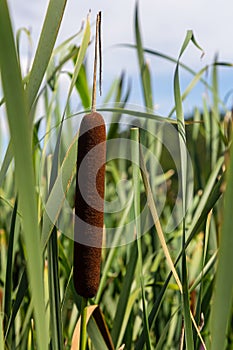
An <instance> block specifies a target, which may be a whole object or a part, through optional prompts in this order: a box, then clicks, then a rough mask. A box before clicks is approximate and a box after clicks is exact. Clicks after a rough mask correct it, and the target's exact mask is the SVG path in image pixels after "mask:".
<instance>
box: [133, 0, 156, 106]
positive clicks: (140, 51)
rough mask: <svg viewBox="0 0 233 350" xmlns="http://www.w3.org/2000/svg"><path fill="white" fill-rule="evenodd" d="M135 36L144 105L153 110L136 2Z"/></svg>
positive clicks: (148, 73)
mask: <svg viewBox="0 0 233 350" xmlns="http://www.w3.org/2000/svg"><path fill="white" fill-rule="evenodd" d="M135 36H136V44H137V45H136V47H137V55H138V62H139V68H140V78H141V85H142V89H143V97H144V103H145V106H146V107H147V108H148V110H153V98H152V86H151V75H150V68H149V64H148V63H147V62H146V61H145V59H144V51H143V46H142V38H141V33H140V27H139V18H138V2H137V3H136V8H135Z"/></svg>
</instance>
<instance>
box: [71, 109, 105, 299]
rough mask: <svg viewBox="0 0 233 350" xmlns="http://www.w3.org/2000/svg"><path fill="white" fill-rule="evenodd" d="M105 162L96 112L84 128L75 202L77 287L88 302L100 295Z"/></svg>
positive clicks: (101, 123)
mask: <svg viewBox="0 0 233 350" xmlns="http://www.w3.org/2000/svg"><path fill="white" fill-rule="evenodd" d="M105 162H106V130H105V124H104V120H103V117H102V116H101V115H100V114H99V113H97V112H92V113H90V114H87V115H85V116H84V118H83V120H82V122H81V126H80V136H79V140H78V158H77V175H76V199H75V214H76V217H75V235H74V239H75V242H74V272H73V275H74V286H75V289H76V291H77V293H78V294H79V295H81V296H83V297H85V298H92V297H93V296H94V295H95V294H96V292H97V290H98V286H99V280H100V265H101V247H102V235H103V223H104V177H105Z"/></svg>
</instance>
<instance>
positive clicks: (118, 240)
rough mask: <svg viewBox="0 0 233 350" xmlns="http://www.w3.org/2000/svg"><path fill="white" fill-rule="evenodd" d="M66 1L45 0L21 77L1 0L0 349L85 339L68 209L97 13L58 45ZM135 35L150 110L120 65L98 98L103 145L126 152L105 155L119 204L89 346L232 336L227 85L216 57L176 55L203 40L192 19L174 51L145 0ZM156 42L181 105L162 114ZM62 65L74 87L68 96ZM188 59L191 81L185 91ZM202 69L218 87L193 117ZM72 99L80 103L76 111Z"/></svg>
mask: <svg viewBox="0 0 233 350" xmlns="http://www.w3.org/2000/svg"><path fill="white" fill-rule="evenodd" d="M65 4H66V1H59V2H57V1H53V0H51V1H50V2H49V6H48V10H47V14H46V18H45V21H44V24H43V29H42V32H41V36H40V40H39V44H38V47H37V50H36V54H35V58H34V60H33V63H32V67H31V68H30V72H29V74H28V76H26V77H22V73H21V67H20V62H21V60H20V57H18V52H17V47H16V39H15V38H14V35H13V31H12V25H11V18H10V15H9V12H8V7H7V2H6V1H5V0H2V1H1V2H0V68H1V83H2V94H3V95H2V97H3V99H1V106H0V108H1V109H0V113H1V115H0V118H2V116H3V114H5V115H6V116H7V123H8V125H9V130H10V139H9V140H7V142H8V147H7V148H6V147H5V145H4V147H3V135H2V134H1V140H0V143H1V144H0V149H1V150H2V149H3V148H4V149H5V148H6V151H5V153H4V154H3V156H2V157H1V158H2V159H3V161H2V164H1V168H0V218H1V221H0V261H1V264H0V307H1V313H0V323H1V325H2V327H1V332H0V349H4V348H5V349H43V350H44V349H48V348H50V349H55V350H57V349H76V348H78V345H77V344H79V338H80V312H81V298H80V297H79V295H77V294H76V292H75V288H74V285H73V278H72V275H73V267H72V266H73V261H72V260H73V259H72V255H73V223H72V213H73V209H74V192H75V175H76V174H75V168H76V158H77V134H78V128H79V121H80V119H81V116H82V115H83V114H84V113H85V112H86V111H87V110H88V109H89V108H90V102H91V93H90V86H91V84H90V83H91V82H89V81H88V79H87V72H86V64H85V60H84V58H85V55H86V52H87V51H88V46H89V43H90V24H89V19H87V21H86V25H85V27H84V28H83V29H82V30H81V31H80V32H79V33H78V34H77V35H74V36H73V37H72V38H69V39H68V40H66V41H65V42H64V43H62V44H61V45H60V46H58V47H57V48H54V46H55V41H56V37H57V33H58V30H59V26H60V23H61V20H62V16H63V12H64V8H65ZM135 39H136V45H127V47H128V48H129V47H130V48H131V49H132V50H135V53H136V54H137V57H138V63H139V66H138V74H139V77H140V84H141V87H142V90H141V91H142V94H143V101H144V107H145V111H142V110H138V109H136V108H135V109H133V108H131V109H130V107H129V105H127V102H128V99H129V97H130V92H131V89H132V88H133V87H130V86H128V85H127V75H124V74H122V75H120V74H121V72H119V79H117V80H116V81H114V82H113V84H112V88H111V89H110V91H109V92H107V93H106V96H104V97H103V105H102V106H99V108H98V110H99V111H102V114H103V115H104V116H105V119H106V122H107V124H109V120H112V121H113V122H114V123H112V124H109V125H108V129H107V130H108V143H107V152H109V154H110V156H111V154H113V155H114V154H118V155H119V154H121V155H123V156H124V157H125V158H124V157H123V159H119V157H118V159H116V157H115V158H114V157H112V158H111V157H110V156H109V157H110V158H111V159H109V161H108V162H107V164H106V179H105V200H106V206H107V205H108V204H109V203H110V204H111V203H117V208H120V210H118V211H114V210H112V211H111V210H110V211H109V212H107V210H106V213H105V236H104V239H103V240H104V242H105V243H106V248H105V249H103V252H102V267H101V280H100V286H99V290H98V292H97V295H96V297H95V298H93V299H91V301H90V305H89V306H88V307H87V309H86V311H87V318H86V322H87V332H88V341H87V346H86V347H87V348H88V349H97V350H99V349H101V350H102V349H120V348H123V344H125V349H137V350H140V349H156V350H158V349H195V350H196V349H197V350H199V349H203V348H206V349H214V350H215V349H216V350H219V349H232V347H233V332H232V326H231V323H232V291H233V290H232V289H233V276H232V272H231V266H232V264H233V262H232V254H231V250H232V246H233V242H232V234H231V226H232V225H231V216H232V215H231V212H232V209H231V201H232V199H231V198H232V196H233V193H232V191H233V187H232V186H233V185H232V183H233V178H232V177H233V154H232V152H231V139H232V114H231V111H229V110H228V109H227V107H226V106H225V105H224V103H223V101H222V100H221V98H220V95H219V89H218V74H219V70H218V67H219V65H220V64H221V63H220V62H218V61H217V60H215V61H214V63H213V65H211V66H210V67H204V68H203V69H201V70H200V71H199V72H195V71H194V70H193V69H192V68H191V67H188V66H187V65H185V64H184V63H183V62H182V61H181V60H182V54H183V52H184V51H185V50H188V47H189V45H190V44H194V45H196V46H197V47H198V48H200V47H199V45H198V44H197V42H196V41H195V38H194V36H193V33H192V32H191V31H189V32H187V35H186V37H185V40H184V42H183V45H181V50H180V55H179V56H178V58H177V59H176V58H172V57H169V56H168V55H165V54H163V53H160V52H157V51H155V50H153V49H148V48H144V45H143V40H142V34H141V29H140V21H139V10H138V8H136V11H135ZM147 55H153V56H156V57H160V58H162V59H165V60H169V61H170V62H173V64H174V76H173V77H171V79H173V82H174V106H171V112H170V113H169V114H168V115H167V116H158V115H156V114H155V112H154V110H153V101H154V99H155V96H154V93H153V91H152V88H151V80H152V71H151V68H150V67H149V66H148V65H147V63H146V56H147ZM197 57H198V52H197ZM67 63H69V65H68V66H66V64H67ZM224 65H225V66H226V65H228V66H229V67H228V69H232V68H231V67H230V66H231V65H230V64H226V63H225V64H224ZM64 67H68V68H67V70H69V71H67V79H68V80H69V82H70V87H69V89H68V91H67V95H66V98H65V101H64V100H62V101H61V99H60V94H59V93H60V76H61V72H62V70H63V68H64ZM71 67H72V68H71ZM207 68H208V69H209V70H211V71H212V77H211V80H210V81H207V80H206V79H205V77H204V73H205V72H206V70H207ZM183 70H186V71H188V72H189V73H190V83H189V84H188V86H187V87H186V89H184V91H181V87H180V83H179V79H180V76H181V75H182V72H183ZM63 74H64V73H63ZM198 83H200V84H203V85H204V87H205V89H207V90H208V93H209V95H210V96H212V99H207V98H206V97H204V98H203V107H202V109H200V110H199V109H197V108H195V109H194V113H193V117H192V118H191V119H189V120H187V119H185V118H184V115H185V111H184V109H183V101H184V100H185V99H187V98H188V97H189V94H190V92H191V91H192V89H193V88H194V87H195V85H196V84H198ZM72 99H75V100H76V101H78V102H79V105H80V109H79V110H78V111H76V110H75V113H73V111H72V103H71V100H72ZM109 102H111V104H109V105H108V103H109ZM112 102H113V103H112ZM39 103H40V104H42V105H43V106H44V107H43V109H44V110H43V112H42V114H40V113H41V112H40V109H39V108H37V107H38V104H39ZM64 106H65V107H64ZM166 126H167V127H166ZM170 127H171V128H172V129H170ZM171 130H172V132H171ZM118 139H120V142H119V143H114V142H118V141H117V140H118ZM125 141H126V142H125ZM4 142H6V141H4ZM114 145H118V146H119V149H117V152H116V153H114V152H115V149H116V147H115V146H114ZM170 146H171V147H170ZM114 147H115V148H114ZM169 147H170V148H169ZM171 149H172V153H171V152H170V151H171ZM186 150H188V153H187V152H186ZM111 152H113V153H111ZM180 154H181V157H180ZM153 157H154V158H153ZM155 159H156V161H155ZM190 160H191V164H192V168H193V186H191V185H190V178H191V177H190V173H189V171H187V169H188V170H190V169H191V168H190ZM159 167H161V169H162V172H161V170H160V168H159ZM179 186H181V189H182V191H181V192H179V190H180V189H179ZM180 193H182V196H181V197H179V195H180ZM190 198H191V200H190ZM176 200H177V201H176ZM182 200H183V201H182ZM106 208H108V207H106ZM144 209H146V210H147V211H146V214H144ZM181 218H182V220H181ZM132 223H133V225H132ZM169 227H172V230H168V228H169ZM111 228H113V229H112V230H111ZM126 241H128V243H127V244H124V243H125V242H126ZM111 245H112V247H110V246H111Z"/></svg>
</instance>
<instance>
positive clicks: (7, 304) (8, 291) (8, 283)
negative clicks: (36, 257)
mask: <svg viewBox="0 0 233 350" xmlns="http://www.w3.org/2000/svg"><path fill="white" fill-rule="evenodd" d="M16 216H17V199H16V201H15V205H14V210H13V213H12V218H11V228H10V236H9V242H8V250H7V267H6V277H5V288H4V295H5V300H4V315H5V317H6V321H8V319H9V317H10V309H11V298H12V265H13V247H14V233H15V224H16ZM4 323H5V324H7V322H4Z"/></svg>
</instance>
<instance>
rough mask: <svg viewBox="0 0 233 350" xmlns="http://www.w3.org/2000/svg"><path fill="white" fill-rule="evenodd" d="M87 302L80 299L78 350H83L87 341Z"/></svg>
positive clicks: (84, 299)
mask: <svg viewBox="0 0 233 350" xmlns="http://www.w3.org/2000/svg"><path fill="white" fill-rule="evenodd" d="M87 302H88V299H87V298H84V297H82V304H81V330H80V345H79V349H80V350H85V348H86V341H87Z"/></svg>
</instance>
